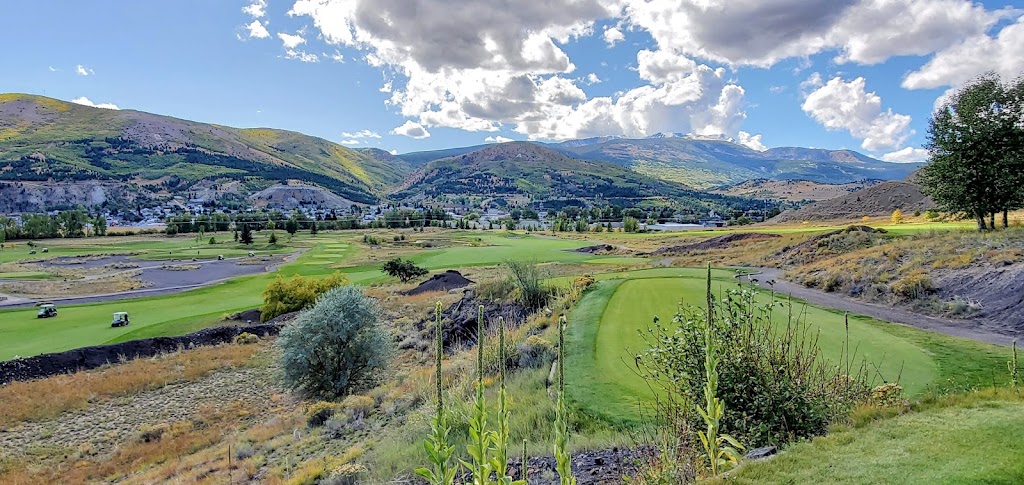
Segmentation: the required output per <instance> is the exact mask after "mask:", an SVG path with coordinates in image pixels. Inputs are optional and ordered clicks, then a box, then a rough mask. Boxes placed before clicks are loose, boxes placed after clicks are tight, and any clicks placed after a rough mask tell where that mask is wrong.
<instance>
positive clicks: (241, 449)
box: [235, 443, 256, 460]
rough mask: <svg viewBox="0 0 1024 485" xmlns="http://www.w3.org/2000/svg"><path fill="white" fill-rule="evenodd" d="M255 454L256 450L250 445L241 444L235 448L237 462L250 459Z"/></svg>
mask: <svg viewBox="0 0 1024 485" xmlns="http://www.w3.org/2000/svg"><path fill="white" fill-rule="evenodd" d="M255 454H256V449H255V448H253V446H252V444H251V443H242V444H240V445H238V447H236V448H235V458H237V459H239V460H245V459H247V458H252V457H253V456H254V455H255Z"/></svg>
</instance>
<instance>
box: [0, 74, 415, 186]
mask: <svg viewBox="0 0 1024 485" xmlns="http://www.w3.org/2000/svg"><path fill="white" fill-rule="evenodd" d="M407 171H408V165H407V164H405V163H391V162H389V161H385V160H380V159H378V158H375V157H372V156H368V155H366V154H363V153H360V152H357V151H354V150H351V149H349V148H346V147H343V146H341V145H338V144H335V143H332V142H330V141H327V140H323V139H321V138H316V137H312V136H307V135H303V134H301V133H296V132H291V131H285V130H276V129H267V128H251V129H240V128H231V127H227V126H220V125H213V124H207V123H199V122H194V121H187V120H181V119H177V118H172V117H169V116H161V115H155V114H151V113H145V112H141V111H133V110H109V109H101V108H94V107H89V106H81V105H78V104H74V103H68V102H64V101H60V100H56V99H52V98H46V97H42V96H33V95H27V94H0V181H14V182H25V181H35V182H48V183H75V182H80V181H95V180H104V181H116V182H119V183H121V184H127V185H131V186H137V187H142V188H144V189H145V190H147V191H149V192H151V193H154V194H170V195H179V194H185V193H188V192H189V190H190V188H191V187H192V186H194V185H195V184H197V183H199V182H201V181H221V182H231V181H238V182H242V184H243V185H244V186H245V189H246V190H247V191H248V192H258V191H260V190H263V189H265V188H267V187H269V186H272V185H274V184H277V183H283V182H287V181H289V180H302V181H304V182H306V183H312V184H315V185H316V186H318V187H320V188H322V189H324V190H327V191H329V192H331V193H333V194H334V195H336V196H340V197H342V198H344V199H346V200H349V201H354V202H360V203H373V202H376V201H377V200H378V196H377V194H379V193H382V192H383V191H384V188H385V187H387V186H390V185H394V184H396V183H398V182H400V181H401V180H402V178H403V177H404V176H405V175H406V174H407Z"/></svg>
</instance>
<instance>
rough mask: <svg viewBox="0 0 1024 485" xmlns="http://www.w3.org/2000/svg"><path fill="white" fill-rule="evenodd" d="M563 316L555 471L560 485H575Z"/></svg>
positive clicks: (559, 356)
mask: <svg viewBox="0 0 1024 485" xmlns="http://www.w3.org/2000/svg"><path fill="white" fill-rule="evenodd" d="M565 326H566V319H565V315H563V316H561V317H560V318H559V319H558V405H557V407H556V409H555V463H556V466H555V470H556V471H557V472H558V478H559V484H560V485H576V477H574V476H572V455H570V454H569V411H568V408H567V406H566V404H565Z"/></svg>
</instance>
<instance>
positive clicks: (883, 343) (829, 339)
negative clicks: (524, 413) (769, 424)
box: [566, 268, 1000, 423]
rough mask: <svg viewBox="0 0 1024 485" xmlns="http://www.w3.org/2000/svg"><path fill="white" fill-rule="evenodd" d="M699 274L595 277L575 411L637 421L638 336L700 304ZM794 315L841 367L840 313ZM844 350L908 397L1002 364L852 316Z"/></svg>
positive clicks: (576, 356) (576, 372) (573, 325)
mask: <svg viewBox="0 0 1024 485" xmlns="http://www.w3.org/2000/svg"><path fill="white" fill-rule="evenodd" d="M734 274H735V272H733V271H729V270H715V271H714V273H713V277H712V289H713V292H714V293H715V294H716V295H717V294H720V293H721V292H722V291H724V290H726V289H731V288H736V287H737V285H738V283H737V282H736V280H735V278H733V275H734ZM705 275H706V273H705V270H703V269H681V268H665V269H652V270H640V271H633V272H630V273H620V274H618V275H613V274H605V275H600V276H599V277H598V280H600V281H599V282H598V283H597V284H595V285H594V287H592V289H590V290H588V291H587V293H586V294H585V295H584V296H583V298H582V299H581V300H580V302H579V304H578V305H577V307H576V308H575V309H574V310H573V312H572V313H571V314H570V316H569V331H568V333H567V335H566V353H567V357H566V392H567V393H568V395H569V397H570V398H571V399H572V401H573V402H574V403H575V405H577V406H578V407H580V408H581V409H582V410H583V411H584V412H587V413H589V414H592V415H595V416H597V417H600V418H602V419H605V420H607V421H610V422H616V423H629V422H634V421H636V420H638V419H639V418H640V413H639V412H638V411H639V406H640V405H641V404H650V403H651V401H652V399H653V396H654V394H653V391H652V390H651V389H650V387H649V386H648V385H647V383H646V382H645V381H644V380H643V379H641V378H640V377H639V376H638V375H637V374H636V368H635V364H634V362H635V356H636V355H637V354H639V353H642V352H643V351H644V350H645V349H646V347H647V345H646V343H645V342H644V340H643V338H642V337H641V335H640V332H642V331H646V330H647V328H649V327H650V326H651V323H652V319H653V318H654V316H656V315H657V316H658V317H659V318H660V321H661V322H662V323H663V324H665V323H668V322H671V319H672V317H673V316H674V315H675V314H676V313H677V311H678V309H679V307H680V304H686V305H695V306H698V307H701V306H703V305H702V303H703V301H704V292H705V284H706V283H705ZM748 287H749V286H748ZM771 298H772V296H771V293H770V292H768V291H764V290H762V291H761V292H760V293H759V295H758V302H759V303H762V304H763V303H767V302H768V301H769V300H770V299H771ZM776 299H777V301H782V298H780V297H778V296H776ZM793 313H794V316H795V319H797V318H798V319H799V321H800V322H802V323H804V324H805V325H807V328H808V330H809V331H810V332H811V333H810V335H815V334H816V335H817V337H818V342H817V343H818V346H819V348H820V349H821V354H822V356H823V357H824V358H826V359H828V360H830V361H832V362H835V363H837V364H838V363H839V362H841V361H842V358H843V355H844V348H845V345H846V339H847V330H846V325H845V319H844V315H843V314H842V313H840V312H836V311H831V310H828V309H824V308H819V307H815V306H812V305H808V304H805V303H803V302H797V301H794V302H793ZM786 319H787V309H786V308H785V307H780V308H779V309H778V310H776V312H775V314H774V316H773V320H774V321H775V322H776V325H780V324H781V325H784V324H785V321H786ZM849 348H850V349H851V352H852V353H853V365H854V366H855V367H859V366H860V364H861V363H862V362H863V363H866V365H867V369H868V371H869V374H870V375H869V378H870V380H871V381H872V384H874V385H877V384H880V383H882V382H894V381H898V382H899V383H900V384H901V385H902V386H903V388H904V393H905V394H906V395H911V396H912V395H920V394H921V393H923V392H925V391H926V390H927V389H929V388H931V387H934V385H937V384H940V383H941V382H943V381H945V380H947V377H950V376H951V375H954V374H963V375H965V376H967V375H972V374H971V372H974V371H973V370H972V369H970V368H968V369H965V368H962V367H958V366H963V365H964V364H963V363H962V362H956V361H958V360H963V359H967V360H968V361H969V360H971V359H979V360H982V361H985V362H990V361H995V360H997V359H999V358H1000V355H999V350H998V348H997V347H995V346H988V345H985V344H978V343H975V342H968V341H964V340H961V339H956V338H953V337H946V336H943V335H939V334H934V333H930V332H925V331H921V330H917V329H913V328H909V327H904V326H898V325H893V324H890V323H886V322H881V321H878V320H874V319H871V318H867V317H862V316H854V315H851V316H850V319H849ZM975 377H978V376H975Z"/></svg>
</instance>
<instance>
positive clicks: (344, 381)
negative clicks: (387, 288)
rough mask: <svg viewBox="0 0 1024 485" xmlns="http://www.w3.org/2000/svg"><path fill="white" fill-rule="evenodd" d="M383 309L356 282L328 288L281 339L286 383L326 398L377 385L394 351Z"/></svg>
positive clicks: (285, 329)
mask: <svg viewBox="0 0 1024 485" xmlns="http://www.w3.org/2000/svg"><path fill="white" fill-rule="evenodd" d="M380 314H381V312H380V307H379V306H378V304H377V300H374V299H373V298H370V297H368V296H366V295H364V294H363V292H362V290H360V289H359V288H356V287H354V286H343V287H340V288H335V289H333V290H331V291H329V292H327V293H325V294H324V295H323V296H322V297H320V298H319V299H318V300H317V302H316V305H314V306H313V308H311V309H309V310H306V311H304V312H302V313H301V314H300V315H299V317H298V318H297V319H296V320H295V322H294V323H292V324H291V325H288V326H286V327H284V329H283V330H281V335H280V337H278V339H277V346H278V348H280V349H281V372H282V374H283V377H284V384H285V386H287V387H289V388H290V389H292V390H293V391H296V392H298V393H299V394H301V395H302V396H305V397H308V398H315V399H325V400H331V399H337V398H338V397H341V396H345V395H347V394H351V393H353V392H357V391H360V390H363V389H367V388H369V387H370V386H372V385H373V384H374V383H375V382H376V381H377V380H378V378H379V377H380V373H381V372H382V371H384V370H385V369H386V368H387V367H388V365H389V364H390V363H391V356H392V355H393V354H394V350H393V347H392V339H391V337H390V335H388V332H387V331H386V330H385V329H384V327H383V326H382V325H381V324H380Z"/></svg>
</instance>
